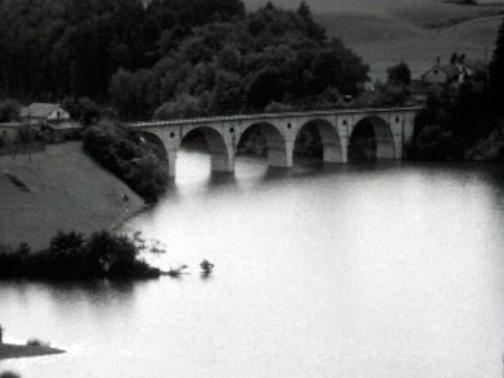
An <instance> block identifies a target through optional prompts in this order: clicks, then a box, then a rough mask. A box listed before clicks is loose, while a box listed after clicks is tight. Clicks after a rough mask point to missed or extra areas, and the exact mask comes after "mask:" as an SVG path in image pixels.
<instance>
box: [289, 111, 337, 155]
mask: <svg viewBox="0 0 504 378" xmlns="http://www.w3.org/2000/svg"><path fill="white" fill-rule="evenodd" d="M307 133H311V135H312V137H313V136H314V133H315V138H317V137H318V138H320V140H316V141H314V143H315V144H321V146H320V147H321V150H322V159H323V161H324V162H326V163H340V162H342V161H343V150H342V144H341V138H340V136H339V134H338V131H337V130H336V128H335V127H334V126H333V124H332V123H331V122H330V121H328V120H327V119H323V118H314V119H311V120H309V121H307V122H305V123H304V124H302V125H301V127H300V128H299V129H298V130H297V134H296V139H295V145H294V150H295V151H296V150H297V149H298V148H300V146H299V143H300V142H301V141H300V139H302V138H303V136H304V135H306V134H307Z"/></svg>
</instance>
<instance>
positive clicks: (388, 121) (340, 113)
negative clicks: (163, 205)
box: [128, 106, 421, 177]
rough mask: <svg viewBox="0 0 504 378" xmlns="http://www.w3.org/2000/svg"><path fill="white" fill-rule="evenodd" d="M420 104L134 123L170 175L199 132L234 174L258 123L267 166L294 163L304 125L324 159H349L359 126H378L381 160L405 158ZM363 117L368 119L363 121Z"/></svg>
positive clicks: (218, 162) (219, 167)
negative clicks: (244, 140)
mask: <svg viewBox="0 0 504 378" xmlns="http://www.w3.org/2000/svg"><path fill="white" fill-rule="evenodd" d="M420 110H421V107H418V106H416V107H398V108H380V109H335V110H323V111H301V112H285V113H271V114H249V115H233V116H221V117H207V118H195V119H182V120H169V121H151V122H135V123H129V124H128V127H130V128H133V129H135V130H137V131H139V132H142V134H143V135H145V136H146V137H149V138H151V140H154V139H155V140H156V141H158V142H162V144H163V146H164V148H165V150H166V154H167V155H166V157H167V160H168V163H167V169H168V173H169V175H170V177H174V176H175V165H176V161H177V151H178V150H179V148H180V146H181V144H182V141H183V140H184V137H185V136H186V135H188V134H189V133H190V132H191V131H194V130H200V131H201V132H202V133H203V135H204V137H205V139H206V141H207V143H208V146H209V149H210V152H211V155H212V157H211V162H212V163H211V164H212V171H215V172H233V171H234V161H235V156H236V150H237V147H238V144H239V142H240V139H241V137H242V135H243V134H244V132H245V131H246V130H247V129H249V128H250V127H253V126H259V127H260V128H261V130H262V132H263V133H264V135H265V137H266V141H267V145H268V164H269V165H270V166H273V167H284V168H289V167H292V164H293V154H294V144H295V141H296V137H297V136H298V134H299V132H300V130H301V128H303V127H304V126H306V127H315V128H317V130H318V132H319V133H320V136H321V139H322V144H323V157H324V162H327V163H346V162H348V150H349V143H350V138H351V135H352V133H353V132H354V130H356V128H357V127H359V125H364V124H366V125H367V127H369V125H371V126H370V127H372V128H373V132H374V135H375V139H376V157H377V159H379V160H381V159H402V157H403V152H404V147H405V146H407V145H408V144H409V143H411V141H412V138H413V131H414V122H415V118H416V116H417V115H418V113H419V112H420ZM363 121H367V122H364V123H363Z"/></svg>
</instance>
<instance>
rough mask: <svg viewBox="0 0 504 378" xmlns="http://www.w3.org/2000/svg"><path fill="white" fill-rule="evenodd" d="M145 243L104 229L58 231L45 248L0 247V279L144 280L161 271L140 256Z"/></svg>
mask: <svg viewBox="0 0 504 378" xmlns="http://www.w3.org/2000/svg"><path fill="white" fill-rule="evenodd" d="M144 249H145V246H142V245H139V244H136V243H135V240H134V239H133V238H131V237H129V236H126V235H116V234H113V233H110V232H107V231H102V232H97V233H94V234H92V235H91V236H89V237H88V238H85V237H84V236H83V235H82V234H79V233H75V232H69V233H63V232H60V233H58V234H57V235H56V236H55V237H53V238H52V239H51V243H50V246H49V248H47V249H45V250H42V251H40V252H31V251H30V247H29V246H28V244H26V243H21V244H20V245H19V247H18V248H15V249H13V248H8V247H2V248H1V249H0V279H9V278H26V279H42V280H65V279H79V280H82V279H103V278H108V279H145V278H156V277H159V276H160V275H161V271H160V270H159V269H157V268H155V267H152V266H150V265H149V264H148V263H146V262H145V261H144V260H142V259H141V257H140V252H141V251H142V250H144Z"/></svg>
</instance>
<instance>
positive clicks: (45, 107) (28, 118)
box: [20, 102, 71, 123]
mask: <svg viewBox="0 0 504 378" xmlns="http://www.w3.org/2000/svg"><path fill="white" fill-rule="evenodd" d="M20 116H21V119H22V120H23V121H25V122H29V123H46V122H47V123H58V122H65V121H70V118H71V117H70V114H69V113H68V112H67V111H66V110H65V109H63V108H62V107H61V106H60V105H59V104H47V103H41V102H34V103H33V104H31V105H29V106H26V107H23V108H22V109H21V114H20Z"/></svg>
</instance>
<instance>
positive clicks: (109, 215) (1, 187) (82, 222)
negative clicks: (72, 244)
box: [0, 143, 144, 249]
mask: <svg viewBox="0 0 504 378" xmlns="http://www.w3.org/2000/svg"><path fill="white" fill-rule="evenodd" d="M13 177H14V181H16V180H15V178H18V179H19V180H20V181H21V183H22V184H24V185H25V186H26V187H27V189H26V188H23V185H15V183H14V182H13ZM123 194H126V195H127V196H128V197H129V201H125V200H124V199H123ZM0 198H1V199H2V200H1V201H0V244H15V243H16V244H17V243H19V242H20V241H27V242H28V243H29V244H30V245H31V246H32V248H33V249H39V248H43V247H45V246H47V244H48V241H49V238H50V237H52V236H53V235H54V234H55V233H56V232H57V231H58V230H63V231H69V230H76V231H80V232H83V233H89V232H92V231H96V230H99V229H102V228H107V227H110V226H111V225H113V224H114V223H117V222H119V221H120V220H121V219H124V217H126V216H128V215H129V214H131V213H133V212H135V211H138V210H139V209H141V208H142V207H143V205H144V202H143V200H142V199H141V198H140V197H139V196H138V195H136V194H135V193H134V192H132V191H131V189H129V188H128V187H127V186H126V185H125V184H124V183H123V182H122V181H120V180H119V179H117V178H116V177H115V176H113V175H111V174H110V173H109V172H107V171H105V170H103V169H102V168H101V167H100V166H98V165H97V164H96V163H95V162H94V161H93V160H91V158H89V157H88V156H86V155H85V154H84V153H83V152H82V151H81V145H80V143H67V144H63V145H57V146H50V147H48V148H47V150H46V151H45V152H40V153H35V154H33V155H32V157H31V162H30V161H29V159H28V156H27V155H18V156H17V157H16V158H15V159H13V158H12V157H11V156H8V157H0Z"/></svg>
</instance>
